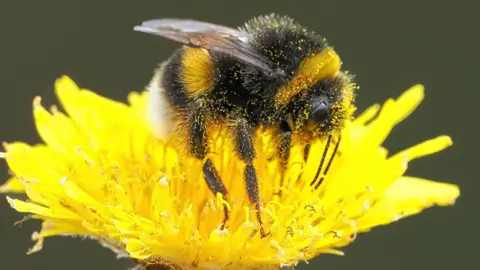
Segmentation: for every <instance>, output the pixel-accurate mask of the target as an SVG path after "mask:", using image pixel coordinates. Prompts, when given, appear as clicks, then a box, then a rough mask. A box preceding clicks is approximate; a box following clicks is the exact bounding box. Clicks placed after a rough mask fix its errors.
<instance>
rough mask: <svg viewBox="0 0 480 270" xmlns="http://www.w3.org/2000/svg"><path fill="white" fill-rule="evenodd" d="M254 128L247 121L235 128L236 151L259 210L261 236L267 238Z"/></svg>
mask: <svg viewBox="0 0 480 270" xmlns="http://www.w3.org/2000/svg"><path fill="white" fill-rule="evenodd" d="M251 134H252V128H251V127H250V126H249V125H248V123H247V121H246V120H241V121H239V122H238V123H237V124H236V126H235V149H236V151H237V153H238V155H239V157H240V159H242V160H243V161H244V162H245V172H244V176H245V184H246V187H247V193H248V198H249V200H250V202H251V203H253V204H254V205H255V207H256V209H257V220H258V222H259V223H260V234H261V236H262V237H265V236H267V234H266V233H265V231H264V230H263V223H262V215H261V212H260V207H261V203H260V194H259V187H258V179H257V172H256V170H255V167H254V166H253V159H254V158H255V149H254V147H253V141H252V137H251Z"/></svg>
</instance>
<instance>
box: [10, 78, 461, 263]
mask: <svg viewBox="0 0 480 270" xmlns="http://www.w3.org/2000/svg"><path fill="white" fill-rule="evenodd" d="M56 92H57V94H58V97H59V99H60V101H61V103H62V105H63V107H64V109H65V111H66V113H67V114H68V116H67V114H64V113H62V112H60V111H58V110H57V109H56V108H55V107H54V108H52V110H51V112H48V111H47V110H45V109H44V108H43V107H42V106H41V105H40V99H39V98H37V99H35V101H34V104H33V110H34V116H35V122H36V125H37V129H38V132H39V134H40V135H41V137H42V139H43V141H44V144H39V145H35V146H30V145H27V144H24V143H18V142H17V143H10V144H5V151H6V152H5V153H2V154H1V155H2V156H3V157H4V158H5V159H6V161H7V163H8V166H9V168H10V169H11V171H12V172H13V177H12V179H11V180H9V181H8V182H7V183H6V184H5V185H4V186H2V188H1V190H2V191H3V192H24V193H26V195H27V196H28V201H22V200H18V199H13V198H10V197H8V201H9V203H10V205H11V206H12V207H13V208H14V209H16V210H17V211H19V212H25V213H31V214H32V217H34V218H38V219H42V220H43V224H42V229H41V230H40V232H37V233H34V239H35V240H36V241H37V244H36V245H35V246H34V248H33V249H32V250H31V252H34V251H38V250H39V249H40V248H41V246H42V243H43V239H44V238H46V237H48V236H53V235H85V236H89V237H91V238H94V239H97V240H98V241H100V242H101V243H103V244H104V245H106V246H108V247H110V248H112V249H113V250H115V251H116V252H119V253H124V254H126V255H128V256H129V257H131V258H132V259H134V260H135V261H137V262H139V263H140V264H142V265H150V266H151V267H152V268H154V267H155V265H169V266H171V267H173V268H178V269H211V268H216V269H276V268H279V267H280V266H282V265H294V264H296V263H297V262H298V261H302V260H309V259H311V258H313V257H315V256H317V255H318V254H320V253H335V254H341V251H338V250H337V249H338V248H339V247H342V246H345V245H347V244H348V243H350V242H351V241H352V240H354V238H355V236H356V234H357V233H358V232H364V231H367V230H369V229H370V228H372V227H375V226H378V225H383V224H387V223H391V222H394V221H396V220H398V219H399V218H402V217H405V216H409V215H413V214H416V213H418V212H420V211H421V210H422V209H424V208H426V207H430V206H432V205H435V204H437V205H450V204H452V203H454V201H455V199H456V198H457V197H458V196H459V189H458V187H457V186H454V185H451V184H445V183H437V182H433V181H429V180H424V179H419V178H415V177H407V176H404V173H405V171H406V170H407V164H408V162H410V161H411V160H413V159H415V158H418V157H422V156H425V155H428V154H432V153H435V152H438V151H440V150H442V149H444V148H445V147H447V146H449V145H451V140H450V138H449V137H448V136H440V137H437V138H435V139H432V140H428V141H426V142H423V143H420V144H418V145H416V146H413V147H410V148H408V149H406V150H404V151H401V152H400V153H396V154H394V155H389V154H388V152H387V149H385V148H384V147H382V143H383V141H384V140H385V138H386V137H387V135H388V134H389V133H390V131H391V129H392V128H393V127H394V126H395V125H396V124H398V123H399V122H400V121H402V120H403V119H404V118H406V117H407V116H408V115H409V114H410V113H411V112H412V111H413V110H414V109H415V108H416V107H417V105H418V104H419V103H420V102H421V100H422V99H423V88H422V87H421V86H414V87H413V88H411V89H410V90H408V91H406V92H405V93H404V94H403V95H402V96H401V97H399V98H398V99H396V100H394V99H390V100H388V101H387V102H385V104H384V105H383V107H382V108H381V110H380V106H378V105H375V106H373V107H371V108H369V109H367V110H366V111H365V112H364V113H363V114H362V115H360V116H359V117H358V118H356V119H355V120H352V121H349V122H347V123H346V124H345V128H344V129H343V131H342V140H341V143H340V144H339V147H338V151H337V153H336V155H335V159H334V162H333V163H332V164H331V166H330V168H329V170H328V173H326V175H323V176H321V177H322V178H323V179H322V180H321V184H319V185H318V186H317V185H315V186H317V187H316V188H315V187H312V186H311V185H310V183H311V181H312V179H313V178H314V176H315V174H316V170H317V168H318V164H319V162H320V159H321V157H322V151H323V149H324V146H325V142H322V141H316V142H312V146H311V150H310V152H309V155H308V158H307V159H306V162H305V161H304V147H305V145H302V143H300V142H299V143H294V145H293V147H292V150H291V154H290V160H289V162H288V166H287V169H286V170H285V172H284V175H282V173H281V172H282V170H280V166H281V165H280V162H279V161H278V160H277V158H276V157H275V155H274V154H273V147H272V145H271V144H272V141H271V134H270V133H269V132H268V130H267V131H258V132H257V133H256V135H255V136H254V137H255V148H256V151H257V158H256V160H255V166H256V168H257V173H258V178H259V181H260V198H261V201H262V208H261V215H262V218H263V220H264V226H265V228H266V230H267V231H269V232H270V234H269V235H268V236H267V237H263V238H262V237H261V236H260V233H259V224H258V222H257V220H256V219H255V216H256V212H255V211H256V210H255V207H254V206H252V205H251V203H250V202H249V200H248V199H247V198H248V197H247V194H246V191H245V188H244V182H243V177H242V169H243V167H242V166H243V165H242V163H241V162H240V161H239V160H238V159H237V157H236V156H235V154H234V152H233V150H232V146H231V144H230V143H229V140H228V136H227V135H226V134H225V133H224V132H223V131H222V130H221V129H219V130H215V131H214V132H215V136H212V137H211V138H210V142H209V144H210V147H211V149H212V151H211V152H212V154H211V159H212V160H213V162H214V163H215V164H216V167H217V169H218V170H219V174H220V176H221V178H222V179H223V180H224V181H225V185H226V187H227V189H228V191H229V193H228V198H223V197H222V196H221V195H214V194H212V193H211V192H210V191H209V189H208V187H207V185H206V183H205V181H204V180H203V175H202V170H201V166H202V164H201V162H200V161H197V160H196V159H194V158H192V157H190V156H188V155H184V154H183V153H184V152H182V151H181V148H182V147H181V145H178V144H176V143H175V138H172V139H171V141H165V142H164V141H160V140H158V139H155V137H154V136H153V135H152V131H151V127H150V125H149V122H148V116H147V115H146V112H147V109H146V106H147V105H146V104H147V98H148V94H147V93H132V94H131V95H130V96H129V99H128V100H129V104H128V105H127V104H123V103H119V102H115V101H112V100H109V99H107V98H104V97H101V96H98V95H96V94H94V93H93V92H90V91H88V90H84V89H79V88H78V86H77V85H76V84H75V83H74V82H73V81H71V80H70V79H69V78H67V77H63V78H60V79H59V80H57V82H56ZM330 151H332V150H330ZM282 177H283V179H285V180H284V181H281V179H282ZM280 183H283V184H282V185H281V186H280ZM279 189H280V190H281V191H282V192H281V194H280V195H279V193H278V192H277V191H278V190H279ZM224 205H226V206H227V208H228V211H229V216H230V219H229V220H228V222H227V224H226V226H225V227H223V226H222V222H223V208H224Z"/></svg>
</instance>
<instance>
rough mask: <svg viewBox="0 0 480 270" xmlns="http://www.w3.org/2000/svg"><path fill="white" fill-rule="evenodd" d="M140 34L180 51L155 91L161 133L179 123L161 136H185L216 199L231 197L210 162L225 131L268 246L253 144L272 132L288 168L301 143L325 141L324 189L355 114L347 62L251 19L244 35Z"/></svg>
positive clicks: (217, 29)
mask: <svg viewBox="0 0 480 270" xmlns="http://www.w3.org/2000/svg"><path fill="white" fill-rule="evenodd" d="M135 30H137V31H141V32H145V33H149V34H153V35H157V36H161V37H164V38H166V39H170V40H173V41H176V42H178V43H180V44H182V45H183V46H182V47H181V48H180V49H178V50H177V51H176V52H175V53H174V54H173V55H172V56H171V57H170V58H169V59H168V61H166V62H164V63H163V64H162V65H161V66H160V68H159V70H158V71H157V72H156V75H155V77H154V79H153V80H152V82H151V84H150V91H151V100H152V103H151V104H153V106H151V112H150V113H151V114H152V116H153V118H154V123H155V122H156V123H158V124H161V123H163V124H165V123H178V124H175V125H173V126H170V127H168V126H166V127H165V126H164V127H162V128H161V129H160V130H159V131H160V133H161V134H160V136H162V137H165V136H169V134H170V133H172V132H175V133H176V134H186V139H187V142H188V144H187V148H188V150H189V152H190V153H191V154H192V155H193V156H194V157H196V158H197V159H199V160H202V161H203V162H204V163H203V164H204V165H203V173H204V178H205V181H206V183H207V185H208V187H209V189H210V190H211V191H212V192H213V193H215V194H216V193H218V192H219V193H221V194H222V195H223V196H224V197H226V196H227V189H226V188H225V186H224V184H223V182H222V179H220V177H219V175H218V173H217V170H216V169H215V165H214V164H213V162H212V161H211V160H210V158H209V157H208V154H209V150H208V144H207V141H208V133H209V128H208V127H209V126H211V125H223V126H224V127H226V128H227V129H228V130H229V131H230V132H231V134H232V140H233V141H232V142H233V145H234V148H235V150H236V153H237V155H238V157H239V158H240V160H241V161H243V162H244V163H245V169H244V179H245V184H246V189H247V193H248V196H249V200H250V201H251V203H252V204H254V205H255V207H256V209H257V219H258V222H259V224H260V233H261V236H262V237H264V236H266V235H267V234H266V233H265V231H264V229H263V223H262V220H261V215H260V198H259V187H258V179H257V174H256V171H255V167H254V165H253V160H254V159H255V149H254V146H253V142H252V135H253V133H254V132H255V131H256V130H257V129H259V128H262V127H263V128H265V127H267V128H272V129H273V130H275V133H276V135H277V137H278V143H277V149H278V150H277V153H278V156H279V159H280V160H281V161H282V162H283V165H284V166H285V165H286V162H287V160H288V158H289V153H290V146H291V143H292V138H293V137H294V136H298V137H299V138H302V140H304V141H305V142H306V147H305V151H306V152H308V149H309V144H308V142H311V141H312V140H316V139H317V140H325V139H326V140H327V143H326V147H325V150H324V152H323V156H322V159H321V162H320V165H319V168H318V171H317V175H316V176H315V178H314V179H313V180H312V182H311V185H312V187H318V185H319V184H320V182H321V180H320V181H317V180H318V179H317V178H318V177H319V175H320V172H321V170H322V167H323V164H324V161H325V156H326V153H327V152H328V147H329V145H330V144H331V140H332V137H334V136H336V135H338V136H336V137H338V139H337V144H336V147H335V150H334V152H336V148H337V147H338V143H339V141H340V137H339V131H340V130H341V128H342V123H343V122H344V120H345V119H348V118H349V117H351V114H352V112H353V108H354V105H353V100H354V95H353V90H354V89H355V86H354V83H353V82H352V76H351V75H349V74H348V73H347V72H344V71H342V70H341V65H342V62H341V60H340V57H339V56H338V54H337V53H336V52H335V51H334V49H333V48H332V47H330V46H329V45H328V44H327V42H326V40H325V39H324V38H323V37H321V36H320V35H318V34H316V33H314V32H311V31H309V30H307V29H306V28H304V27H302V26H301V25H300V24H299V23H297V22H296V21H294V20H293V19H291V18H288V17H283V16H278V15H274V14H272V15H267V16H259V17H256V18H253V19H251V20H250V21H248V22H247V23H245V25H244V26H243V27H241V28H238V29H233V28H229V27H226V26H221V25H216V24H211V23H207V22H200V21H195V20H184V19H158V20H150V21H145V22H143V23H142V24H141V25H140V26H136V27H135ZM155 119H156V120H155ZM307 156H308V154H306V155H305V158H306V157H307ZM332 160H333V156H332V158H331V159H330V162H331V161H332ZM330 162H329V163H330ZM328 167H330V164H328V165H327V166H326V170H328ZM227 198H228V197H227ZM224 212H225V219H224V223H223V224H225V222H226V221H227V220H228V211H227V209H226V208H225V211H224Z"/></svg>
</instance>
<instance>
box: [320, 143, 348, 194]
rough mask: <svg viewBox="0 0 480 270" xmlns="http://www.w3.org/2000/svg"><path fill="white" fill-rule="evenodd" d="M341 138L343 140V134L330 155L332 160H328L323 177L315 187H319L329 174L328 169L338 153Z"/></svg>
mask: <svg viewBox="0 0 480 270" xmlns="http://www.w3.org/2000/svg"><path fill="white" fill-rule="evenodd" d="M341 140H342V136H341V135H340V136H339V137H338V141H337V143H336V144H335V148H334V149H333V153H332V157H330V160H329V161H328V164H327V167H326V168H325V171H324V172H323V176H322V178H320V181H318V183H317V184H316V185H315V189H317V188H318V187H319V186H320V184H321V183H322V182H323V180H324V179H325V175H327V173H328V170H329V169H330V166H331V165H332V163H333V158H334V157H335V155H336V154H337V150H338V146H339V145H340V141H341Z"/></svg>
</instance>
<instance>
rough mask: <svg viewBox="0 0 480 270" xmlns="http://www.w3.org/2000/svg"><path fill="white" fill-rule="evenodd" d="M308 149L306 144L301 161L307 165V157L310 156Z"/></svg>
mask: <svg viewBox="0 0 480 270" xmlns="http://www.w3.org/2000/svg"><path fill="white" fill-rule="evenodd" d="M310 147H311V145H310V144H309V143H307V144H306V145H305V148H304V149H303V161H304V162H305V163H307V159H308V155H310Z"/></svg>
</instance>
